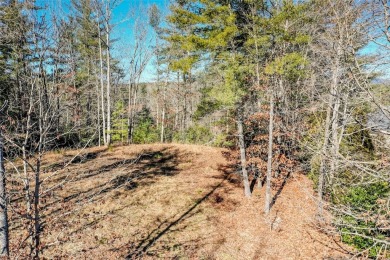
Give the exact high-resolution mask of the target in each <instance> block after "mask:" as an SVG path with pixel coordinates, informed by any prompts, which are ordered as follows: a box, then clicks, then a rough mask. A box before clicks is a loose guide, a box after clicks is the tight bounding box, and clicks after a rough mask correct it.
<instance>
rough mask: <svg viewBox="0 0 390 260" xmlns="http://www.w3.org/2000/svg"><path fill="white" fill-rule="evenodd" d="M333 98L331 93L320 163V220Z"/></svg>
mask: <svg viewBox="0 0 390 260" xmlns="http://www.w3.org/2000/svg"><path fill="white" fill-rule="evenodd" d="M332 100H333V96H332V95H329V104H328V108H327V110H326V119H325V133H324V143H323V145H322V152H321V163H320V169H319V178H318V189H317V190H318V209H317V211H318V212H317V214H318V217H319V219H320V220H322V216H323V194H324V187H325V175H326V161H327V156H328V155H327V151H328V143H329V136H330V131H329V127H330V115H331V113H332V103H333V101H332Z"/></svg>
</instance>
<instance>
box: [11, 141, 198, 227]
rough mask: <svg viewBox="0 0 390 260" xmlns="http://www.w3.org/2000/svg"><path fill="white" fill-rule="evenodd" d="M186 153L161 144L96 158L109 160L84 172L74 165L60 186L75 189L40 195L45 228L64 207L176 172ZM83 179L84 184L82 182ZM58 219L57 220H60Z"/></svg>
mask: <svg viewBox="0 0 390 260" xmlns="http://www.w3.org/2000/svg"><path fill="white" fill-rule="evenodd" d="M188 156H190V154H188V153H185V152H183V151H180V150H178V149H169V148H161V149H158V150H144V151H142V152H141V153H140V154H138V155H136V156H135V157H133V158H130V159H124V160H123V159H119V160H118V161H115V162H113V163H112V162H110V160H109V159H107V158H97V159H96V160H105V161H104V162H106V161H107V162H110V163H108V164H103V165H101V164H102V163H101V161H100V162H99V164H100V165H101V166H100V167H98V168H97V169H94V170H92V171H88V172H86V173H85V174H80V173H78V172H77V169H72V172H71V175H72V176H68V178H69V179H71V181H69V182H68V183H66V184H65V185H64V188H63V189H66V188H67V186H69V187H72V183H77V189H78V190H77V191H73V193H70V194H69V193H68V194H66V193H64V194H65V196H61V197H60V198H58V196H57V198H53V197H52V196H50V194H48V195H46V196H44V197H42V202H43V203H42V204H43V205H42V213H43V215H42V228H43V229H45V228H48V225H49V223H48V221H52V218H53V217H55V216H58V215H61V214H63V213H69V212H67V210H68V211H72V210H73V211H74V210H77V208H80V207H81V208H82V207H83V206H85V203H94V202H97V201H99V200H101V199H102V198H104V197H105V195H106V194H107V193H109V192H112V191H114V190H117V189H123V190H124V191H131V190H134V189H137V188H139V187H143V186H145V185H151V184H153V183H155V182H156V181H157V180H158V177H160V176H173V175H176V174H177V173H179V168H178V165H180V164H181V163H184V162H186V161H185V159H183V158H186V157H188ZM89 158H92V157H89ZM88 163H91V164H92V163H94V160H93V159H91V160H90V161H89V162H88ZM64 174H65V173H64ZM97 178H101V181H99V182H98V183H97V184H95V185H93V186H92V187H91V185H87V184H88V183H96V179H97ZM56 181H57V180H56ZM84 183H85V184H86V185H83V184H84ZM103 217H104V216H102V218H103ZM61 221H62V220H59V222H61ZM93 222H96V221H93ZM64 224H66V223H64ZM90 224H93V223H90ZM50 225H53V223H50ZM87 226H88V225H87ZM87 226H85V227H81V228H80V229H78V230H76V231H75V232H79V231H81V230H83V229H85V228H86V227H87ZM14 228H16V229H17V228H18V227H17V226H15V227H14ZM73 233H74V232H73Z"/></svg>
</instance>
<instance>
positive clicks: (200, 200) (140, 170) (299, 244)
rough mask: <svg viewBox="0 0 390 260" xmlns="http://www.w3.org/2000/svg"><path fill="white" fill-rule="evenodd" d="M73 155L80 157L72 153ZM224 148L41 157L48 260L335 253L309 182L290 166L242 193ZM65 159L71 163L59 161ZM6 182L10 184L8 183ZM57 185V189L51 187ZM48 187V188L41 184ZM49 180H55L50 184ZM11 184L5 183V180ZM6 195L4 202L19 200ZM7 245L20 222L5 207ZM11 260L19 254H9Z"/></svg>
mask: <svg viewBox="0 0 390 260" xmlns="http://www.w3.org/2000/svg"><path fill="white" fill-rule="evenodd" d="M79 153H80V154H79ZM226 153H227V151H226V150H224V149H218V148H212V147H206V146H196V145H179V144H172V145H163V144H154V145H131V146H117V147H113V148H109V149H107V148H91V149H86V150H83V151H81V152H80V151H60V152H57V153H51V154H49V155H47V156H46V157H45V160H44V165H45V166H44V169H45V173H44V175H43V178H46V177H47V178H48V179H47V180H46V181H45V182H43V184H42V185H43V190H48V189H49V191H48V192H46V193H45V194H44V195H45V196H44V199H43V201H42V206H41V207H42V214H43V215H44V216H43V218H42V221H43V230H42V232H43V244H44V251H43V255H44V256H45V257H46V258H48V259H122V258H128V259H139V258H142V259H155V258H169V259H170V258H175V259H176V258H183V259H343V258H347V257H348V251H347V247H345V246H344V245H342V244H341V243H340V242H339V240H338V238H337V237H331V236H329V235H326V234H324V233H322V232H321V231H320V230H319V228H318V227H317V226H316V222H315V213H316V204H315V199H314V192H313V188H312V183H311V181H310V180H308V179H307V177H306V176H304V175H302V174H299V173H296V174H293V175H292V176H290V178H289V179H288V180H286V181H285V182H283V183H282V185H279V186H277V187H275V190H273V195H274V205H273V206H272V209H271V213H270V215H269V216H265V215H264V214H263V207H264V188H262V189H258V188H257V187H256V186H257V184H256V186H254V190H253V196H252V197H251V198H250V199H246V198H245V197H244V195H243V189H242V187H241V179H240V176H239V175H238V174H237V171H236V169H235V167H234V165H235V164H234V163H235V162H232V161H229V160H228V159H226V157H225V156H224V154H226ZM72 158H74V160H73V161H72V163H69V161H70V160H71V159H72ZM15 183H18V181H17V180H15ZM57 185H59V187H57ZM51 187H53V189H52V190H51ZM54 187H56V188H55V189H54ZM14 189H15V187H14ZM21 204H22V200H18V199H14V202H13V204H12V205H13V207H18V206H19V207H22V206H23V205H21ZM11 223H12V225H11V239H12V241H11V247H12V248H14V249H16V248H18V247H19V246H20V245H21V244H23V239H24V236H25V235H26V234H25V232H23V231H22V230H23V229H22V226H23V222H22V221H21V220H20V217H18V216H17V215H16V214H12V209H11ZM18 255H19V258H20V255H21V253H20V252H18V251H16V250H15V251H14V252H13V257H15V258H16V257H18Z"/></svg>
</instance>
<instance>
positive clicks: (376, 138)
mask: <svg viewBox="0 0 390 260" xmlns="http://www.w3.org/2000/svg"><path fill="white" fill-rule="evenodd" d="M126 1H128V0H123V1H120V0H104V1H103V0H69V1H64V3H62V4H61V3H60V2H61V1H59V3H58V6H54V9H53V4H50V3H49V2H46V1H34V0H3V1H2V2H1V3H0V177H1V181H0V248H1V249H0V253H1V255H3V256H10V257H11V258H16V257H19V258H20V257H22V258H33V259H39V258H45V257H49V258H51V257H54V256H58V257H67V256H68V257H69V256H70V255H71V254H73V253H74V252H75V251H72V250H73V249H72V250H71V249H70V248H71V247H72V246H74V247H77V245H72V244H69V243H70V242H69V241H73V240H71V236H62V237H61V236H57V237H56V238H55V235H53V233H51V231H52V230H56V232H59V229H58V228H59V226H58V225H57V224H58V223H57V224H56V222H55V220H53V219H56V218H60V216H66V215H67V214H68V213H69V214H73V212H74V210H76V208H77V210H80V212H85V210H86V209H87V208H88V206H87V205H85V208H84V207H83V205H77V207H76V205H74V204H72V203H68V204H66V203H65V202H66V201H62V202H61V199H53V198H57V197H58V196H60V195H59V194H62V195H61V196H62V199H63V200H66V198H67V196H72V195H70V194H72V187H77V185H80V184H81V182H82V178H81V177H80V176H83V175H85V174H86V175H88V174H94V171H97V172H98V174H97V176H102V175H99V174H100V173H101V172H106V171H108V170H111V168H112V169H114V168H117V167H119V168H120V167H122V166H123V165H122V164H121V163H119V164H116V163H117V162H115V163H113V164H112V165H111V166H110V167H111V168H110V169H108V168H105V166H102V167H101V168H100V170H99V169H93V165H92V166H91V167H92V168H91V169H88V170H86V169H83V167H80V168H78V170H79V171H80V176H77V174H75V172H74V171H77V170H76V169H74V168H72V167H73V166H72V165H73V164H75V163H80V164H82V163H84V162H85V161H89V160H95V159H96V158H98V154H99V153H100V152H97V153H96V154H95V153H84V152H83V151H85V150H86V149H92V150H93V149H97V151H100V149H105V150H104V151H106V150H107V149H108V151H110V149H114V148H113V147H116V146H119V145H123V147H126V148H123V149H125V150H126V151H131V150H132V149H137V148H136V147H138V146H136V144H155V146H156V147H158V146H159V145H162V144H164V143H165V144H168V143H184V144H198V145H205V146H209V147H221V148H224V149H225V150H219V151H220V152H223V153H224V155H225V157H226V158H227V160H228V163H229V164H231V165H230V167H231V169H230V171H231V173H229V174H232V175H234V176H235V177H237V180H239V183H240V185H241V188H242V189H243V191H242V192H241V193H242V196H241V198H240V201H238V202H237V204H239V203H249V202H248V201H259V197H260V198H261V203H262V206H261V207H258V203H257V204H256V203H255V202H253V203H255V204H254V205H256V207H258V209H257V212H258V218H259V219H263V218H264V219H266V220H267V221H268V222H266V223H269V224H270V228H271V229H272V225H273V224H271V223H274V221H275V220H272V221H271V219H272V216H277V214H276V213H275V212H273V211H274V210H275V209H274V207H273V205H274V204H275V202H276V199H277V197H278V196H279V195H280V194H278V193H280V192H282V191H283V188H284V187H285V185H286V184H288V183H289V182H290V181H291V182H294V183H295V182H298V183H299V180H302V182H305V185H304V186H305V187H310V185H309V184H308V183H307V179H306V177H308V178H309V179H310V180H311V182H312V183H313V189H312V191H311V192H312V193H313V194H316V195H315V198H312V202H313V203H314V204H313V205H315V207H316V208H315V214H309V215H310V216H312V217H313V222H312V223H313V225H315V226H316V227H317V228H319V229H321V230H322V232H323V234H328V235H335V234H338V235H339V238H340V241H341V242H342V243H343V245H348V246H350V247H348V249H345V250H347V251H348V250H349V251H350V252H349V253H351V254H353V255H355V256H358V257H367V258H377V259H387V258H389V257H390V252H389V250H390V82H389V72H388V67H389V64H390V61H389V57H390V55H389V54H390V4H389V3H388V1H382V0H359V1H353V0H332V1H331V0H321V1H320V0H302V1H293V0H264V1H260V0H173V1H171V3H170V4H169V6H166V7H164V6H162V4H161V3H157V2H156V3H155V4H150V5H148V6H146V7H145V8H144V9H142V8H139V9H138V10H135V11H133V12H130V14H131V17H125V18H123V19H121V18H118V16H119V13H118V10H120V9H121V8H123V5H122V3H123V2H125V3H126ZM49 7H50V8H49ZM55 8H58V9H55ZM62 8H64V9H66V11H61V10H63V9H62ZM122 11H123V10H122ZM127 11H129V10H127ZM126 21H131V22H130V23H127V24H126V26H125V27H126V29H123V28H124V26H121V23H125V22H126ZM129 24H131V26H128V25H129ZM127 36H129V37H130V39H131V42H130V41H128V40H127V39H129V38H128V37H127ZM121 37H122V38H121ZM125 39H126V40H125ZM156 143H160V144H156ZM93 147H95V148H93ZM151 147H153V145H152V146H151ZM151 149H153V148H151ZM204 149H206V148H204ZM210 149H211V148H210ZM75 151H79V152H77V153H75V154H74V152H75ZM68 152H69V153H70V154H71V155H70V156H65V158H62V157H61V158H60V157H58V158H57V157H56V156H53V155H54V154H67V153H68ZM48 156H49V157H50V156H53V158H54V159H48V158H49V157H48ZM117 156H119V155H117ZM129 156H130V155H129ZM144 156H148V155H145V154H142V153H140V155H139V158H138V157H137V158H132V157H131V158H121V159H123V162H124V164H126V165H127V164H132V163H133V161H132V160H134V163H135V162H139V161H140V160H141V161H143V159H145V158H144ZM155 156H157V157H158V158H157V157H156V158H154V157H153V158H149V159H148V160H150V161H153V160H152V159H156V161H155V162H153V163H152V164H151V165H149V166H147V165H146V166H145V168H142V169H140V170H139V171H140V173H139V176H143V177H142V178H146V179H148V178H150V179H154V178H157V177H158V176H159V175H162V176H168V177H169V175H165V173H166V172H170V171H171V168H170V167H179V168H180V167H181V166H180V165H181V164H183V163H184V164H185V163H186V162H179V161H172V162H170V165H169V166H166V165H164V162H161V160H159V159H160V156H162V157H164V156H165V155H162V154H161V155H159V154H157V155H155ZM191 156H193V157H197V156H202V153H201V152H200V153H199V154H198V153H195V154H192V155H191ZM206 157H207V156H206ZM206 157H205V158H204V159H205V160H207V159H208V160H213V159H214V158H212V156H211V158H206ZM202 158H203V157H202ZM157 159H158V160H157ZM112 160H113V161H116V158H114V157H113V158H112ZM195 160H196V161H197V159H195ZM197 162H198V161H197ZM199 163H201V162H199ZM171 164H172V165H171ZM96 167H98V165H96ZM148 167H149V168H148ZM167 167H168V168H167ZM193 167H195V168H196V167H197V166H196V165H193ZM150 169H153V171H151V170H150ZM118 171H119V169H118ZM205 171H207V169H205ZM149 173H150V174H149ZM156 174H157V175H158V176H156ZM198 175H199V174H198ZM198 175H196V174H195V175H194V176H192V175H190V176H188V177H187V176H186V177H184V176H183V182H186V183H187V182H188V183H191V182H192V181H194V180H196V179H197V178H201V177H199V176H198ZM298 175H299V176H301V177H299V178H298V177H297V176H298ZM88 176H89V175H88ZM137 176H138V175H137ZM117 177H118V178H119V177H120V178H122V177H123V176H122V177H121V176H117ZM120 178H119V179H118V180H117V179H115V177H114V176H112V178H111V179H104V178H103V179H101V181H102V182H98V183H93V184H91V185H92V186H93V187H95V186H94V185H98V186H99V185H103V186H104V185H107V183H108V184H113V185H114V186H115V185H116V184H115V183H116V182H121V183H122V184H123V183H126V184H123V185H125V186H126V185H127V186H129V187H128V188H129V189H130V190H131V189H132V188H133V186H132V185H133V178H134V176H127V177H126V180H125V181H124V180H123V179H120ZM202 178H203V177H202ZM297 178H298V179H297ZM300 178H302V179H300ZM168 179H169V178H168ZM78 181H80V183H78ZM178 183H180V182H178ZM188 183H187V184H188ZM187 184H186V185H187ZM72 185H75V186H72ZM123 185H122V186H123ZM134 185H138V184H134ZM178 185H181V184H178ZM183 185H184V184H183ZM294 185H298V184H294ZM92 186H91V189H93V187H92ZM122 186H120V187H119V186H118V187H116V188H123V187H122ZM127 186H126V187H127ZM255 186H257V187H258V188H259V190H261V191H263V193H261V195H259V196H253V194H256V192H258V190H257V191H254V190H255ZM298 186H299V185H298ZM298 186H297V187H298ZM235 188H237V187H235ZM107 189H109V188H107ZM137 189H138V188H137ZM139 189H141V188H139ZM167 189H169V188H168V187H167ZM64 190H65V191H66V192H65V193H64V194H63V191H64ZM146 190H147V189H146ZM146 190H145V192H146ZM103 191H104V189H102V192H103ZM79 192H80V193H82V194H83V195H86V196H87V194H89V192H92V190H86V191H79ZM104 192H108V191H104ZM172 192H174V191H172ZM309 193H310V192H309ZM99 194H100V193H99ZM107 194H111V195H112V196H114V195H115V194H113V193H107ZM202 194H203V193H202ZM177 195H180V194H177ZM126 196H127V195H126ZM151 196H152V195H151ZM218 196H219V195H218ZM220 196H222V198H224V195H220ZM91 198H92V197H91ZM301 198H302V197H301ZM71 199H73V198H70V200H71ZM143 199H145V200H147V199H148V195H147V194H145V196H144V198H143ZM149 199H150V198H149ZM157 199H160V198H157ZM161 199H163V198H161ZM215 199H216V201H218V198H215ZM61 203H65V204H66V206H64V207H62V206H61V205H63V204H61ZM113 203H117V201H114V202H113ZM134 203H136V202H134ZM76 204H77V203H76ZM81 204H82V203H81ZM217 204H218V202H217ZM233 204H234V203H233ZM186 205H189V204H186ZM130 206H132V205H130ZM236 206H237V205H233V206H232V207H233V208H235V207H236ZM72 207H75V208H72ZM309 208H310V207H309ZM90 210H91V211H92V212H94V210H95V209H93V208H90ZM241 210H242V209H241ZM296 210H297V211H299V210H312V208H310V209H308V208H304V207H303V208H302V209H298V208H296ZM53 212H55V214H54V213H53ZM71 212H72V213H71ZM51 214H53V216H54V217H50V215H51ZM94 214H95V213H94ZM96 214H98V213H96ZM129 214H130V215H131V213H129ZM148 214H149V213H148ZM213 214H214V213H213ZM218 214H219V215H218V217H219V218H220V219H224V218H225V217H226V216H224V214H225V213H224V211H218ZM292 214H297V215H299V214H302V212H295V213H292ZM206 215H207V214H206ZM314 215H315V216H314ZM72 216H73V215H72ZM213 216H214V215H213ZM78 217H79V218H80V221H81V222H82V223H84V222H83V218H87V216H83V215H79V216H78ZM95 217H96V216H95V215H94V216H93V218H95ZM139 217H140V218H142V217H141V216H139ZM84 220H85V219H84ZM251 220H253V219H252V218H251ZM81 222H80V223H81ZM210 223H211V222H210ZM56 225H57V226H56ZM87 225H88V224H87ZM210 225H211V224H210ZM232 227H237V228H238V226H235V225H232ZM63 228H65V227H63ZM140 228H141V227H140ZM145 228H146V229H147V228H150V227H145ZM247 228H250V227H247ZM53 232H54V231H53ZM132 232H133V231H132ZM142 232H143V231H142ZM131 234H133V233H129V234H128V235H131ZM203 235H205V234H199V237H197V238H196V239H199V240H201V239H202V236H203ZM319 236H321V235H319ZM16 237H17V238H18V239H17V242H16V240H15V238H16ZM158 238H159V237H158ZM67 239H69V240H67ZM278 239H279V238H278ZM323 239H326V238H325V236H324V238H323ZM9 241H12V243H11V244H10V243H9ZM97 241H98V242H99V241H102V240H99V239H97ZM147 241H149V239H146V240H144V242H143V243H140V246H141V247H142V248H145V246H146V247H147V248H148V244H147V243H149V242H147ZM212 241H214V240H213V239H212ZM95 242H96V241H95ZM214 242H215V241H214ZM225 242H226V241H224V242H223V243H225ZM58 243H60V244H61V245H64V244H66V245H68V246H69V248H68V249H64V248H63V249H61V250H60V251H58V255H56V254H55V253H53V252H55V250H54V249H52V248H53V247H56V246H57V245H58ZM91 243H92V242H91ZM99 243H100V242H99ZM105 243H107V241H103V242H102V244H105ZM145 243H146V245H145ZM152 243H153V242H152ZM223 243H222V242H221V244H223ZM10 245H11V246H10ZM151 245H152V244H150V245H149V246H151ZM91 246H92V245H91ZM128 246H129V252H127V254H128V256H127V257H128V258H138V257H146V255H145V254H143V253H145V252H146V251H145V252H141V253H142V254H141V253H140V252H139V250H140V248H133V246H134V245H128ZM58 248H60V247H58ZM99 248H100V247H99ZM147 248H146V249H147ZM132 249H134V250H135V251H134V252H132V251H131V250H132ZM66 250H70V251H72V253H69V255H67V253H66ZM83 250H87V249H83ZM91 250H92V249H91ZM101 250H108V249H107V248H106V247H102V248H101ZM137 250H138V251H137ZM161 250H162V249H161ZM167 250H168V249H167ZM169 250H173V251H170V252H171V253H172V254H171V253H170V254H166V252H165V253H163V254H161V257H163V256H169V257H174V256H175V253H174V249H172V248H169ZM237 250H238V249H237ZM259 250H260V249H259ZM70 251H69V252H70ZM179 251H180V250H179ZM184 251H185V250H184ZM184 251H183V250H181V251H180V252H184ZM190 251H191V250H190ZM195 251H196V250H194V251H193V252H195ZM211 251H212V250H211ZM211 251H210V252H211ZM222 251H223V250H222ZM45 252H47V254H46V253H45ZM49 252H50V253H49ZM120 252H122V253H123V252H124V251H123V250H122V249H121V250H120ZM191 252H192V251H191ZM196 252H197V253H196V254H195V255H194V256H195V257H203V255H202V254H200V253H199V252H198V251H196ZM247 252H249V253H248V254H251V257H252V258H253V257H255V258H261V257H262V256H261V253H260V252H261V250H260V251H258V252H259V253H253V252H252V251H250V250H249V251H247ZM256 252H257V251H256ZM105 253H106V252H105ZM133 253H134V254H133ZM198 253H199V254H198ZM208 253H209V251H207V254H208ZM223 253H226V252H225V251H223ZM236 253H237V252H234V253H232V254H231V256H232V257H234V256H237V254H236ZM333 253H334V252H331V253H330V254H329V255H332V254H333ZM344 253H345V252H344ZM207 254H206V255H207ZM96 255H99V253H98V252H97V253H96ZM102 255H104V254H103V253H102ZM107 255H108V254H107ZM73 256H74V255H73ZM158 256H160V255H158V254H155V255H152V257H158ZM181 256H183V257H191V256H190V255H181ZM269 256H273V257H282V255H281V254H270V255H269ZM115 257H126V256H125V255H121V254H119V255H115ZM205 257H210V258H213V257H216V258H223V257H224V256H223V255H215V256H212V255H210V256H205ZM242 257H245V256H242ZM248 257H249V256H248ZM286 257H288V256H286ZM292 257H293V258H297V259H299V258H305V257H307V256H304V255H299V254H298V255H295V256H292ZM322 257H327V256H326V255H324V256H322Z"/></svg>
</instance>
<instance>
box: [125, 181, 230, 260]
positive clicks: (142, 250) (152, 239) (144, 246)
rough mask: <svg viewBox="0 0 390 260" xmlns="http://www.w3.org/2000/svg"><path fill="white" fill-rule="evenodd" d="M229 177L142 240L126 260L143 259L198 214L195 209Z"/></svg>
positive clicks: (132, 249)
mask: <svg viewBox="0 0 390 260" xmlns="http://www.w3.org/2000/svg"><path fill="white" fill-rule="evenodd" d="M228 177H229V175H224V177H223V180H222V181H221V182H219V183H218V184H217V185H215V186H213V187H211V190H210V191H209V192H208V193H207V194H205V195H204V196H203V197H201V198H199V199H198V200H197V201H196V202H195V203H194V204H193V205H192V206H191V207H190V208H188V209H187V210H186V211H184V212H183V213H182V214H181V215H180V216H178V217H176V218H175V219H173V220H171V221H170V220H169V219H166V220H165V221H163V222H161V223H160V224H159V225H158V226H157V227H156V228H155V229H154V230H153V231H151V232H149V233H148V234H147V235H146V236H145V237H144V238H143V239H141V240H140V241H139V243H138V244H137V245H135V246H134V247H133V248H131V249H130V252H129V253H128V254H127V256H126V259H136V258H142V256H143V255H144V254H146V252H147V251H148V249H149V248H151V247H152V246H153V245H154V244H155V243H156V242H157V241H158V240H159V239H161V237H163V236H164V235H165V234H166V233H167V232H169V231H170V230H171V229H172V228H173V227H175V226H177V225H178V224H179V223H181V222H182V221H183V220H185V219H187V218H190V217H191V216H193V215H195V214H197V212H195V209H196V208H197V207H198V206H199V205H200V204H201V203H202V202H204V201H205V200H207V199H208V198H209V197H210V196H211V195H213V194H214V193H215V191H216V190H217V189H219V188H221V187H222V186H223V184H224V182H225V181H226V180H228ZM164 226H165V227H164Z"/></svg>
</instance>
